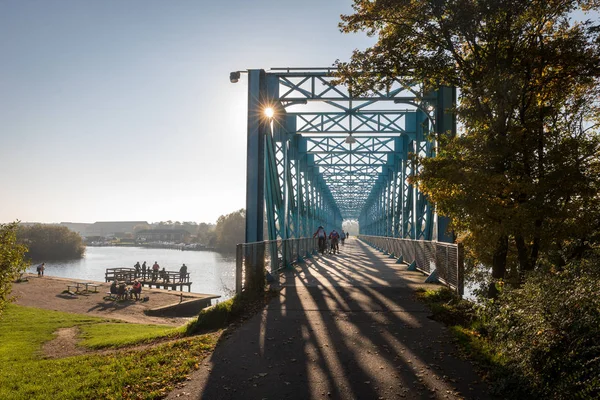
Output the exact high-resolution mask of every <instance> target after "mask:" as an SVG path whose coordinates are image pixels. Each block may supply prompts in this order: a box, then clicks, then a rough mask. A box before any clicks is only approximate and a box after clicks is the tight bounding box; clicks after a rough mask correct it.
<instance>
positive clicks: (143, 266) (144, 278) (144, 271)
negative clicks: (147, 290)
mask: <svg viewBox="0 0 600 400" xmlns="http://www.w3.org/2000/svg"><path fill="white" fill-rule="evenodd" d="M142 280H146V261H144V263H143V264H142Z"/></svg>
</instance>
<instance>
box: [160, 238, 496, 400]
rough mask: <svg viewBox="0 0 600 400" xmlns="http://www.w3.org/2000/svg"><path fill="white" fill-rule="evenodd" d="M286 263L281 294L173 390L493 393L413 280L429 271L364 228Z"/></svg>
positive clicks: (239, 394) (282, 394)
mask: <svg viewBox="0 0 600 400" xmlns="http://www.w3.org/2000/svg"><path fill="white" fill-rule="evenodd" d="M341 250H342V254H340V255H325V256H318V257H316V258H314V259H312V260H308V262H307V263H306V264H303V265H300V266H298V267H296V269H295V270H293V271H287V272H286V273H285V274H284V275H283V276H282V277H281V279H280V285H281V287H282V290H281V294H280V296H279V297H278V298H276V299H274V300H273V301H272V302H271V303H270V304H269V305H268V306H267V307H266V308H265V309H264V310H263V311H262V312H261V313H260V314H258V315H256V316H255V317H253V318H252V319H250V320H249V321H247V322H246V323H245V324H244V325H243V326H242V327H240V328H239V329H238V330H237V331H235V332H234V333H233V335H232V336H231V337H230V338H229V339H227V340H225V341H223V342H221V344H220V346H218V347H217V349H216V350H215V352H214V354H213V355H212V356H211V357H210V358H208V359H206V360H204V362H203V363H202V364H201V367H200V369H199V370H198V371H197V372H196V373H195V374H194V375H193V376H192V381H191V382H189V383H188V385H187V386H186V387H184V388H182V389H177V390H175V391H174V392H172V393H171V394H170V396H169V398H176V396H177V395H181V393H183V392H185V393H190V396H192V398H201V399H242V398H243V399H319V398H335V399H397V398H407V399H456V398H468V399H484V398H488V395H487V394H486V387H485V385H484V384H482V383H480V379H479V377H478V376H477V375H476V373H475V372H474V368H473V366H472V365H471V364H470V363H469V362H467V361H463V360H461V359H460V357H459V356H458V355H457V354H456V348H455V347H454V346H453V344H452V343H451V335H450V333H449V332H447V330H446V328H445V327H443V326H442V325H441V324H439V323H437V322H435V321H432V320H430V319H429V318H428V315H429V314H430V313H429V312H428V311H427V309H426V308H425V307H424V306H423V305H422V304H420V303H419V302H417V301H416V300H415V299H414V292H413V289H414V287H416V286H423V284H422V283H421V282H423V280H424V277H423V275H421V274H420V273H417V272H409V271H406V268H407V266H406V265H403V264H395V260H394V259H390V258H387V256H384V255H382V254H381V253H379V252H377V251H375V250H374V249H372V248H370V247H369V246H367V245H365V244H364V243H362V242H360V241H358V240H357V239H356V238H351V239H350V241H349V242H348V241H347V242H346V246H344V247H342V248H341Z"/></svg>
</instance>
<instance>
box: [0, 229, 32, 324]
mask: <svg viewBox="0 0 600 400" xmlns="http://www.w3.org/2000/svg"><path fill="white" fill-rule="evenodd" d="M26 251H27V248H26V247H25V246H23V245H21V244H19V243H17V223H16V222H13V223H11V224H0V314H1V313H2V310H3V309H4V307H5V306H6V303H7V302H8V299H9V294H10V290H11V287H12V282H13V281H14V280H15V279H16V278H17V277H18V276H19V273H20V272H23V271H24V270H25V268H26V267H27V264H26V262H25V261H24V255H25V252H26Z"/></svg>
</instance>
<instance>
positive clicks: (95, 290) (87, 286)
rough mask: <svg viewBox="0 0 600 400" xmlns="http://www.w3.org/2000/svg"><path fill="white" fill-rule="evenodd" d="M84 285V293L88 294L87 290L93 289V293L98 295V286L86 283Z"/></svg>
mask: <svg viewBox="0 0 600 400" xmlns="http://www.w3.org/2000/svg"><path fill="white" fill-rule="evenodd" d="M84 285H85V291H86V292H89V291H90V290H89V288H90V287H92V288H94V293H98V288H99V287H100V285H98V284H96V283H93V282H86V283H84Z"/></svg>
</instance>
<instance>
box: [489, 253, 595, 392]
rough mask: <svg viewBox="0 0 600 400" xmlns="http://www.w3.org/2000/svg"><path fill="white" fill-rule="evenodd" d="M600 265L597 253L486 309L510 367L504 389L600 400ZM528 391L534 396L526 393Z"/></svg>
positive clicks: (534, 279) (538, 276) (539, 275)
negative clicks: (525, 388) (599, 399)
mask: <svg viewBox="0 0 600 400" xmlns="http://www.w3.org/2000/svg"><path fill="white" fill-rule="evenodd" d="M599 261H600V256H599V255H598V254H596V255H595V256H593V257H591V258H589V259H586V260H581V261H578V262H575V263H572V264H569V265H567V266H566V267H565V268H564V269H562V270H560V271H551V272H548V271H546V272H536V273H534V274H532V275H530V276H529V277H528V279H527V281H526V283H524V284H523V285H522V287H521V288H519V289H510V288H507V289H505V291H504V292H503V293H502V295H501V296H500V298H499V299H498V300H497V301H495V302H491V303H490V305H489V306H488V307H486V310H485V311H484V313H483V315H482V321H484V325H485V328H486V329H487V331H488V332H487V334H488V339H489V340H490V342H491V343H492V344H493V346H494V347H495V350H496V352H498V353H499V354H500V355H501V356H502V357H503V358H505V359H506V360H507V364H506V366H510V367H511V368H510V369H505V371H511V372H510V374H508V376H505V377H504V378H505V382H504V384H505V385H504V386H505V387H504V390H509V391H512V392H513V393H512V395H513V396H514V397H519V398H522V397H529V396H532V397H535V398H546V399H591V398H600V296H599V294H600V262H599ZM509 382H510V384H509ZM519 382H521V383H524V382H528V385H524V384H523V385H521V384H519ZM526 386H530V387H531V389H532V390H533V391H534V392H533V393H531V392H530V393H523V392H522V390H523V389H524V387H526ZM534 395H535V396H534Z"/></svg>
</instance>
